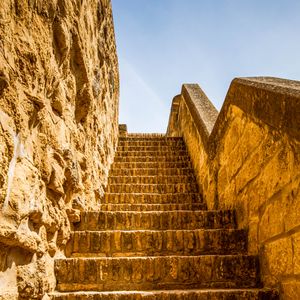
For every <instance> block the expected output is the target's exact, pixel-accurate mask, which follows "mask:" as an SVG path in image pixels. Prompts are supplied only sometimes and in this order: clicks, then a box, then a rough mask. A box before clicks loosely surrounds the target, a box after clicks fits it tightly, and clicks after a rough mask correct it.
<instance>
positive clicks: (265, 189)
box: [167, 77, 300, 299]
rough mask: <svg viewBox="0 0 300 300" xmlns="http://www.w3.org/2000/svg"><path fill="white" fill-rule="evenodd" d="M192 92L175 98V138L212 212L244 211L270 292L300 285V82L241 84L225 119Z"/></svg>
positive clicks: (171, 131) (241, 218)
mask: <svg viewBox="0 0 300 300" xmlns="http://www.w3.org/2000/svg"><path fill="white" fill-rule="evenodd" d="M190 89H191V90H193V89H195V86H194V85H191V86H190V85H184V86H183V88H182V92H181V94H180V95H179V96H176V97H175V98H174V101H175V100H176V101H175V103H174V105H175V106H174V108H173V107H172V109H171V115H170V122H169V127H168V132H167V133H168V135H170V136H172V137H183V139H184V140H185V142H186V146H187V148H188V151H189V153H190V155H191V161H192V164H193V167H194V169H195V172H196V178H197V182H198V184H199V189H200V191H201V192H202V193H203V197H204V200H205V201H206V203H207V206H208V208H209V209H212V208H214V209H230V208H232V209H235V210H236V212H237V223H238V227H239V228H247V229H249V230H248V232H249V236H248V240H249V251H250V253H253V254H260V255H261V258H262V261H263V263H262V274H263V282H264V283H265V284H266V285H267V286H280V284H281V283H283V282H284V281H285V279H286V278H288V279H289V280H291V281H295V282H299V276H298V273H297V272H298V270H297V267H296V265H297V259H295V256H296V255H297V251H295V249H298V248H299V240H298V239H297V238H296V237H295V236H296V235H297V234H298V232H299V208H298V207H299V203H300V197H299V195H300V194H299V190H300V189H299V186H300V185H299V174H300V156H299V154H300V143H299V141H300V136H299V132H300V123H299V117H297V114H298V115H299V107H300V93H299V91H300V83H299V82H298V81H290V80H284V79H278V78H269V77H267V78H263V77H258V78H239V79H234V80H233V82H232V84H231V86H230V88H229V91H228V93H227V96H226V99H225V103H224V105H223V107H222V110H221V111H220V113H219V116H218V117H217V118H215V116H214V115H212V116H211V117H208V116H209V111H210V110H209V109H208V111H207V112H206V111H205V112H203V106H202V108H201V109H200V110H199V109H198V108H197V103H198V102H199V99H201V101H202V102H203V105H204V106H205V105H207V106H208V107H209V106H210V105H211V104H210V102H209V101H208V100H207V97H206V96H205V95H202V96H201V97H199V96H198V94H199V93H200V94H202V91H200V90H199V91H198V94H196V95H195V93H194V92H192V91H190ZM191 102H193V103H192V104H191ZM195 110H196V111H195ZM207 118H208V119H210V120H209V121H207ZM199 119H200V120H199ZM214 122H215V123H214ZM212 123H214V127H213V130H212V131H211V133H210V131H208V130H207V128H208V127H209V126H211V124H212ZM203 124H204V125H203ZM295 269H296V270H297V271H296V272H295ZM295 295H297V297H294V298H295V299H296V298H299V297H300V294H299V293H298V294H297V293H296V294H295ZM283 297H284V299H285V297H287V299H290V298H288V296H286V295H285V294H284V296H283ZM289 297H290V296H289Z"/></svg>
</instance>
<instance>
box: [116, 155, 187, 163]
mask: <svg viewBox="0 0 300 300" xmlns="http://www.w3.org/2000/svg"><path fill="white" fill-rule="evenodd" d="M156 161H160V162H190V158H189V156H188V155H184V156H178V155H174V156H116V157H115V160H114V162H156Z"/></svg>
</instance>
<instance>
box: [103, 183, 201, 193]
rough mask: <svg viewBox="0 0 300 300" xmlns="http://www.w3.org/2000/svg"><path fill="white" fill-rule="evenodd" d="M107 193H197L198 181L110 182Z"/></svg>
mask: <svg viewBox="0 0 300 300" xmlns="http://www.w3.org/2000/svg"><path fill="white" fill-rule="evenodd" d="M106 192H107V193H144V194H149V193H157V194H165V193H197V192H198V186H197V184H196V183H176V184H109V185H108V186H107V187H106Z"/></svg>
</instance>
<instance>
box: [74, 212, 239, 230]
mask: <svg viewBox="0 0 300 300" xmlns="http://www.w3.org/2000/svg"><path fill="white" fill-rule="evenodd" d="M81 220H82V222H81V223H79V224H75V225H74V227H75V229H76V230H109V229H114V230H121V229H124V230H125V229H127V230H139V229H141V230H147V229H157V230H168V229H201V228H206V229H218V228H229V229H231V228H234V227H235V215H234V213H233V212H232V211H229V210H225V211H152V212H151V211H143V212H134V211H128V212H127V211H115V212H114V211H108V212H86V213H82V215H81Z"/></svg>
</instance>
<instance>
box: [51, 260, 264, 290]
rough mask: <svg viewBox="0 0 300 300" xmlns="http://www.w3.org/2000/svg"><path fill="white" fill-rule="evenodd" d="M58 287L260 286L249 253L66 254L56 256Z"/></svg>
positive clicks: (113, 288)
mask: <svg viewBox="0 0 300 300" xmlns="http://www.w3.org/2000/svg"><path fill="white" fill-rule="evenodd" d="M55 274H56V279H57V286H56V288H57V290H58V291H118V290H128V291H129V290H131V291H132V290H134V291H139V290H153V289H187V288H247V287H248V288H250V287H258V286H259V284H260V282H259V263H258V259H257V257H256V256H249V255H203V256H154V257H113V258H107V257H105V258H67V259H57V260H55Z"/></svg>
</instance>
